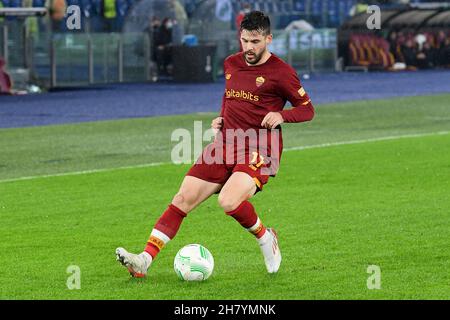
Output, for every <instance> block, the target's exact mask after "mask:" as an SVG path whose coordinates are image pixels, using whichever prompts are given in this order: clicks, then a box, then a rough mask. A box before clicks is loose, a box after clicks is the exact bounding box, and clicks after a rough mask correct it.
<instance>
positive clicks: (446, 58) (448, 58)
mask: <svg viewBox="0 0 450 320" xmlns="http://www.w3.org/2000/svg"><path fill="white" fill-rule="evenodd" d="M438 59H439V63H440V65H441V66H444V67H450V37H449V38H446V39H445V40H444V43H443V44H442V46H441V48H440V49H439V58H438Z"/></svg>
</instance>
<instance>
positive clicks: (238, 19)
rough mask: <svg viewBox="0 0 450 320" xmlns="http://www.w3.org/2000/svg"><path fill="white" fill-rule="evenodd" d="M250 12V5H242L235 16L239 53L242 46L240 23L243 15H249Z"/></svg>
mask: <svg viewBox="0 0 450 320" xmlns="http://www.w3.org/2000/svg"><path fill="white" fill-rule="evenodd" d="M251 10H252V8H251V6H250V4H248V3H243V4H242V9H241V10H240V11H239V14H238V15H237V16H236V19H235V20H234V23H235V27H236V30H237V31H238V33H237V39H238V43H239V51H242V44H241V22H242V20H243V19H244V17H245V15H246V14H247V13H249V12H250V11H251Z"/></svg>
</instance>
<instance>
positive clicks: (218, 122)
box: [211, 117, 223, 130]
mask: <svg viewBox="0 0 450 320" xmlns="http://www.w3.org/2000/svg"><path fill="white" fill-rule="evenodd" d="M222 124H223V117H217V118H215V119H214V120H213V121H212V122H211V128H213V129H214V130H220V129H222Z"/></svg>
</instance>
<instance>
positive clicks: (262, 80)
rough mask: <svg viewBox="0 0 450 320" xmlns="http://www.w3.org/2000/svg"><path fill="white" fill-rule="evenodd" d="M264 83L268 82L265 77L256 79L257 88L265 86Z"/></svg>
mask: <svg viewBox="0 0 450 320" xmlns="http://www.w3.org/2000/svg"><path fill="white" fill-rule="evenodd" d="M264 82H266V79H264V78H263V77H258V78H256V86H257V87H261V86H262V85H263V84H264Z"/></svg>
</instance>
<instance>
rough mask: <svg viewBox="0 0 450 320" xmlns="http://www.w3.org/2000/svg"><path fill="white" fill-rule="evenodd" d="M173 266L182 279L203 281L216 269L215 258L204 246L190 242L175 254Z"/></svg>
mask: <svg viewBox="0 0 450 320" xmlns="http://www.w3.org/2000/svg"><path fill="white" fill-rule="evenodd" d="M173 267H174V269H175V272H176V274H177V275H178V277H179V278H180V279H182V280H186V281H202V280H206V279H208V278H209V276H210V275H211V274H212V272H213V269H214V258H213V256H212V254H211V252H209V250H208V249H206V248H205V247H204V246H202V245H200V244H188V245H186V246H184V247H183V248H181V249H180V250H179V251H178V253H177V254H176V256H175V259H174V261H173Z"/></svg>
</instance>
